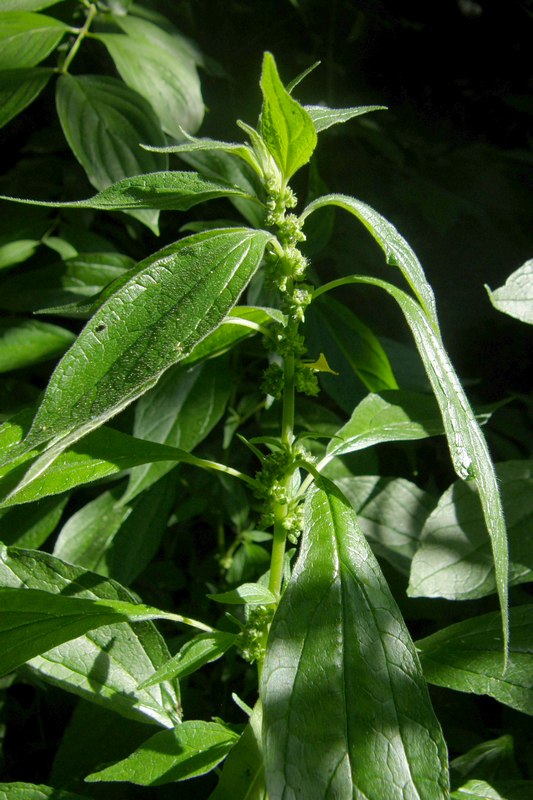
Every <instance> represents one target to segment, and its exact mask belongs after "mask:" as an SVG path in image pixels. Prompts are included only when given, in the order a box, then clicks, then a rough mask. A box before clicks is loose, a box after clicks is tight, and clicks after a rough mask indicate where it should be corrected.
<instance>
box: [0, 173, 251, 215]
mask: <svg viewBox="0 0 533 800" xmlns="http://www.w3.org/2000/svg"><path fill="white" fill-rule="evenodd" d="M217 197H249V195H247V194H246V192H244V191H242V190H241V189H239V188H238V187H235V186H230V185H228V184H224V183H221V182H220V181H217V182H215V181H211V180H206V179H205V178H202V177H200V175H198V174H197V173H196V172H152V173H149V174H147V175H134V176H133V177H132V178H124V179H123V180H121V181H119V182H118V183H114V184H112V185H111V186H108V187H107V188H106V189H104V190H103V191H101V192H99V193H98V194H96V195H95V196H94V197H90V198H89V199H88V200H73V201H71V202H66V203H61V202H57V203H56V202H47V201H45V200H26V199H23V198H20V197H7V196H4V195H0V199H2V200H10V201H12V202H15V203H24V204H26V205H27V204H28V203H29V204H30V205H37V206H47V207H49V206H50V207H54V208H96V209H99V210H102V211H131V210H135V209H150V208H154V209H159V210H165V211H186V210H187V209H189V208H192V206H195V205H197V204H198V203H204V202H206V201H207V200H213V199H216V198H217Z"/></svg>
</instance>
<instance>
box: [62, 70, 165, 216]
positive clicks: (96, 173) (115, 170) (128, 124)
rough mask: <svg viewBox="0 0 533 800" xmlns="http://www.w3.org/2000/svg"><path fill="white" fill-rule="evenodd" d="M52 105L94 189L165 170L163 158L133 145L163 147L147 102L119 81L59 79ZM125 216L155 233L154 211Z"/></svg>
mask: <svg viewBox="0 0 533 800" xmlns="http://www.w3.org/2000/svg"><path fill="white" fill-rule="evenodd" d="M56 105H57V113H58V116H59V121H60V122H61V127H62V128H63V133H64V134H65V138H66V140H67V142H68V143H69V146H70V148H71V149H72V152H73V153H74V155H75V156H76V158H77V159H78V161H79V162H80V164H81V165H82V167H83V168H84V170H85V172H86V173H87V177H88V178H89V180H90V182H91V183H92V185H93V186H94V187H95V188H96V189H99V190H103V189H106V188H107V187H108V186H110V185H111V184H113V183H116V182H117V181H120V180H122V178H127V177H130V176H131V175H139V174H141V173H147V172H158V171H159V170H164V169H166V168H167V166H168V160H167V156H166V155H165V154H163V153H150V152H148V151H146V150H143V149H141V147H140V146H139V145H140V143H141V142H147V143H150V144H155V145H159V144H164V141H165V139H164V135H163V132H162V130H161V127H160V125H159V122H158V120H157V117H156V116H155V114H154V112H153V111H152V108H151V106H150V105H149V104H148V102H147V101H146V100H144V98H142V97H140V96H139V95H138V94H137V93H136V92H134V91H132V89H130V88H129V87H128V86H124V84H123V83H122V82H121V81H119V80H116V79H115V78H110V77H106V76H103V75H98V76H97V75H77V76H74V75H61V77H60V78H59V80H58V82H57V89H56ZM130 213H133V215H134V216H136V217H137V218H138V219H140V220H141V221H142V222H143V223H144V224H146V225H148V227H150V228H151V229H152V230H155V231H157V220H158V212H157V211H149V210H146V211H141V210H136V211H133V212H130Z"/></svg>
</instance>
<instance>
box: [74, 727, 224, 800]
mask: <svg viewBox="0 0 533 800" xmlns="http://www.w3.org/2000/svg"><path fill="white" fill-rule="evenodd" d="M238 739H239V736H238V734H236V733H235V732H234V731H232V730H231V729H230V728H227V727H226V726H225V725H221V724H220V723H218V722H202V721H192V720H191V721H187V722H183V723H182V724H181V725H178V726H177V727H176V728H174V730H171V731H162V732H161V733H156V734H155V735H154V736H151V737H150V738H149V739H148V740H147V741H146V742H144V744H142V745H141V746H140V747H139V748H138V749H137V750H136V751H135V752H134V753H132V754H131V755H130V756H128V758H125V759H124V760H123V761H119V762H118V763H117V764H113V765H112V766H111V767H107V768H105V769H102V770H100V771H99V772H93V773H92V774H91V775H88V776H87V778H86V779H85V780H86V781H88V782H89V783H97V782H99V781H128V782H129V783H135V784H138V785H140V786H161V785H162V784H165V783H171V782H173V781H183V780H188V779H189V778H195V777H197V776H199V775H205V774H206V773H207V772H211V770H212V769H214V768H215V767H216V765H217V764H220V762H221V761H222V760H223V759H224V758H225V757H226V755H227V754H228V753H229V751H230V750H231V748H232V747H233V746H234V745H235V743H236V742H237V741H238Z"/></svg>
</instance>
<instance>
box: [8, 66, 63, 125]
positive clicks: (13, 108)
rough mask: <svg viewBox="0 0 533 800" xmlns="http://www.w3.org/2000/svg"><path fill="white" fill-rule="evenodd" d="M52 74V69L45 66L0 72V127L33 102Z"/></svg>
mask: <svg viewBox="0 0 533 800" xmlns="http://www.w3.org/2000/svg"><path fill="white" fill-rule="evenodd" d="M53 74H54V70H53V69H47V68H46V67H30V68H27V69H6V70H2V72H0V128H2V127H3V126H4V125H7V123H8V122H9V121H10V120H12V119H13V117H16V116H17V114H20V112H21V111H23V110H24V109H25V108H26V106H29V105H30V103H33V101H34V100H35V99H36V98H37V97H38V96H39V95H40V94H41V92H42V90H43V89H44V87H45V86H46V84H47V83H48V81H49V80H50V78H51V77H52V75H53Z"/></svg>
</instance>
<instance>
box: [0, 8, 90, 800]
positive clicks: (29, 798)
mask: <svg viewBox="0 0 533 800" xmlns="http://www.w3.org/2000/svg"><path fill="white" fill-rule="evenodd" d="M57 1H58V2H60V0H57ZM0 800H83V797H82V795H80V794H73V792H67V791H63V790H62V789H53V788H52V787H51V786H44V785H43V784H36V783H21V782H19V781H17V782H15V783H0Z"/></svg>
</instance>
